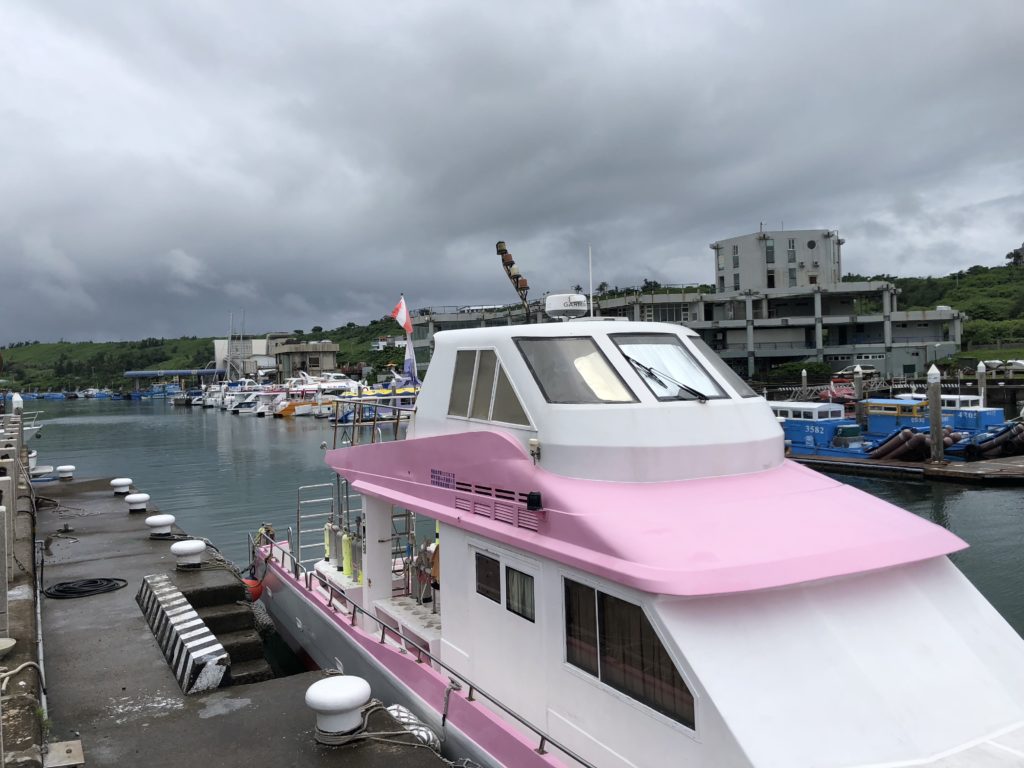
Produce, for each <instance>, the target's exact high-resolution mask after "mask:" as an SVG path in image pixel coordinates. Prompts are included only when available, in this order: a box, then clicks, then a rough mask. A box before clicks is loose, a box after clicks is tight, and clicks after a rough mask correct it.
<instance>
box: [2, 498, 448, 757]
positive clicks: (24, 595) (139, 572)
mask: <svg viewBox="0 0 1024 768" xmlns="http://www.w3.org/2000/svg"><path fill="white" fill-rule="evenodd" d="M16 485H17V491H16V492H15V496H14V497H13V498H12V497H11V495H10V493H8V494H6V498H5V501H6V502H16V503H15V504H12V508H14V507H17V510H16V511H15V512H14V514H11V515H8V523H9V525H10V526H11V528H12V533H13V534H14V535H13V537H12V540H13V545H14V546H13V549H12V550H11V558H10V561H11V563H12V567H11V569H9V570H10V572H9V576H10V583H9V586H10V591H9V595H10V597H11V600H10V601H9V605H10V606H11V608H10V612H9V619H10V634H11V636H14V637H17V644H16V646H15V649H14V651H12V652H11V653H10V654H9V655H8V656H7V658H5V659H4V661H3V662H2V664H3V666H4V667H6V668H7V669H14V668H16V667H17V666H18V665H20V664H22V662H25V661H31V662H33V663H35V662H41V665H42V667H43V668H44V669H45V674H46V692H45V696H44V695H43V691H42V687H41V686H40V685H39V676H38V675H37V674H36V672H35V668H34V667H27V668H26V670H25V671H23V672H21V673H19V674H17V675H15V676H12V677H11V678H10V680H9V683H8V691H7V695H6V696H4V698H3V702H2V704H3V726H4V729H3V737H4V741H3V747H2V749H3V759H4V764H5V765H8V766H13V765H19V766H44V765H54V766H57V765H60V766H70V765H83V764H84V765H88V766H90V768H92V767H93V766H100V767H102V766H109V767H110V768H114V767H115V766H116V767H118V768H121V767H123V766H133V765H145V766H148V768H163V767H164V766H166V768H171V767H172V766H173V767H174V768H179V767H180V766H181V765H182V764H188V763H193V762H198V763H205V764H207V765H212V766H218V768H220V767H221V766H224V767H225V768H231V767H232V766H238V767H239V768H242V767H243V766H244V767H245V768H251V766H254V765H281V766H292V765H303V766H313V767H319V766H342V765H344V766H347V767H348V768H363V767H366V768H374V767H376V766H402V767H403V768H406V767H408V768H421V767H422V768H428V766H429V767H433V766H440V765H443V764H444V763H443V761H442V760H441V759H440V758H438V757H437V756H436V755H435V754H434V753H433V752H432V751H430V750H429V749H428V748H425V747H423V746H421V745H419V742H417V740H416V739H415V737H414V736H412V735H411V734H406V733H404V732H403V730H402V728H401V726H400V725H399V724H398V723H397V722H395V721H394V720H393V719H392V718H391V717H390V716H389V715H388V714H387V713H386V712H384V711H383V710H382V709H378V710H376V711H374V712H373V713H372V714H371V715H370V717H369V721H368V730H370V731H375V732H379V733H382V734H383V733H387V734H392V733H396V732H397V733H398V734H399V735H397V736H394V735H387V736H386V737H382V739H381V740H372V739H367V740H359V741H356V742H354V743H352V744H349V745H345V746H324V745H322V744H319V743H317V742H316V741H315V740H314V738H313V732H314V728H315V724H316V718H315V715H314V713H313V712H312V711H310V710H309V709H308V708H307V707H306V705H305V703H304V697H305V692H306V689H307V688H308V687H309V686H310V685H312V684H313V683H314V682H316V681H317V680H319V679H322V678H323V676H324V675H325V674H326V673H325V672H322V671H313V672H305V673H301V674H297V675H292V676H289V677H281V678H277V679H268V680H264V681H263V682H245V681H248V680H258V679H261V678H265V677H267V675H268V674H269V672H268V671H264V668H266V664H265V661H264V660H263V658H262V655H263V653H262V644H261V643H260V642H259V638H258V636H257V635H256V634H255V633H254V632H253V630H252V628H251V621H247V620H246V616H243V614H246V615H251V611H250V609H249V608H248V607H247V605H245V592H244V587H243V586H242V585H241V584H240V582H239V580H238V577H237V575H236V574H234V573H232V572H229V571H228V570H226V569H225V568H223V567H220V566H218V565H217V562H216V560H215V559H211V558H210V556H209V555H207V556H206V560H205V561H204V564H203V567H202V568H200V569H197V570H194V571H191V572H182V571H176V570H175V558H174V556H173V555H171V553H170V544H171V541H168V540H166V539H163V540H160V539H151V538H150V537H149V529H148V527H147V526H146V525H145V523H144V516H142V515H137V514H136V515H132V514H130V513H129V512H128V511H127V509H126V506H125V502H124V500H123V498H122V497H119V496H115V495H114V494H113V492H112V491H111V487H110V483H109V478H104V479H100V480H95V481H88V480H85V481H83V480H71V481H65V482H59V483H58V482H52V483H45V484H37V487H36V489H35V497H34V498H33V488H32V486H31V485H30V484H28V483H27V482H24V481H22V482H20V483H16ZM154 501H156V502H159V500H158V499H157V500H154ZM155 507H156V505H155V504H150V511H151V512H155V511H156V509H155ZM35 540H38V541H39V542H40V548H41V549H42V548H43V544H44V543H45V549H44V550H43V551H42V552H41V556H40V557H39V563H40V567H39V569H38V573H36V572H35V571H36V569H35V567H34V566H35V564H36V559H35V558H34V557H33V556H34V554H35V553H34V551H33V542H34V541H35ZM19 564H20V567H19ZM161 574H162V575H163V576H164V577H166V578H168V579H169V580H172V581H173V582H174V583H175V584H176V586H177V587H178V588H180V590H181V592H182V594H184V595H187V596H188V597H189V600H190V601H193V602H194V604H195V612H196V613H197V614H199V615H200V616H201V617H202V619H203V622H205V623H206V624H207V625H208V626H209V627H210V628H211V631H213V632H216V633H217V635H218V637H219V638H221V639H224V643H223V645H224V648H226V649H228V650H229V655H231V656H232V657H233V658H232V660H231V671H230V673H229V674H228V675H226V676H225V678H224V680H223V681H222V685H223V686H228V687H219V688H216V689H212V690H206V691H201V692H199V693H194V694H192V695H188V694H186V693H185V692H184V691H183V689H182V687H181V685H179V680H178V679H177V678H176V676H175V673H174V671H172V668H171V667H170V666H169V664H168V661H167V659H166V658H165V654H164V652H163V650H162V649H161V647H160V644H159V641H158V638H157V637H155V636H154V632H153V630H152V629H151V627H150V625H149V623H147V618H146V616H145V614H144V612H143V610H142V609H141V608H140V605H139V603H138V602H137V601H136V598H137V595H138V594H139V592H140V585H141V584H142V583H143V580H144V579H145V577H147V576H151V575H161ZM36 576H38V578H39V580H40V581H41V582H42V585H43V586H44V587H47V586H52V585H53V584H55V583H58V582H70V581H75V580H82V579H99V578H119V579H125V580H126V581H127V586H126V587H125V588H122V589H118V590H116V591H112V592H107V593H104V594H96V595H91V596H87V597H81V598H77V599H49V598H42V599H41V603H40V612H41V618H42V644H41V645H38V644H37V643H36V642H35V638H36V622H35V616H36V612H35V600H34V597H35V594H36V592H35V582H36ZM225 595H227V598H225ZM234 640H237V641H238V642H234ZM257 656H258V657H259V658H254V657H257ZM383 703H384V704H388V703H390V702H383ZM44 706H45V711H46V714H45V716H44V715H43V712H44Z"/></svg>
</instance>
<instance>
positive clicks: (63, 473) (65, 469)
mask: <svg viewBox="0 0 1024 768" xmlns="http://www.w3.org/2000/svg"><path fill="white" fill-rule="evenodd" d="M74 476H75V465H74V464H61V465H60V466H59V467H57V477H58V479H60V480H71V479H72V478H73V477H74Z"/></svg>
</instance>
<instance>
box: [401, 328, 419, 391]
mask: <svg viewBox="0 0 1024 768" xmlns="http://www.w3.org/2000/svg"><path fill="white" fill-rule="evenodd" d="M402 373H404V374H405V376H406V378H407V379H409V386H411V387H415V386H418V385H419V383H420V379H419V376H417V375H416V350H414V349H413V348H412V336H406V337H405V364H404V365H403V366H402Z"/></svg>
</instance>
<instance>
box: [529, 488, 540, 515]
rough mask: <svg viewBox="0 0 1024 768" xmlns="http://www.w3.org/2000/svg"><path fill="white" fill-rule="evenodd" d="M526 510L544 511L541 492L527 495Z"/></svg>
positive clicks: (531, 492)
mask: <svg viewBox="0 0 1024 768" xmlns="http://www.w3.org/2000/svg"><path fill="white" fill-rule="evenodd" d="M526 508H527V509H528V510H530V511H531V512H539V511H540V510H542V509H544V504H543V502H542V501H541V500H540V491H530V492H529V493H528V494H526Z"/></svg>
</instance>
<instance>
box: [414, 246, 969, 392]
mask: <svg viewBox="0 0 1024 768" xmlns="http://www.w3.org/2000/svg"><path fill="white" fill-rule="evenodd" d="M843 243H844V241H843V239H842V238H840V237H839V234H838V232H836V231H835V230H827V229H804V230H777V231H766V230H762V231H759V232H755V233H752V234H748V235H741V236H739V237H732V238H728V239H725V240H719V241H716V242H714V243H712V244H711V246H710V247H711V250H712V253H713V257H712V266H713V270H714V272H713V274H714V282H713V284H714V290H713V291H712V292H701V291H700V290H699V288H697V287H696V286H678V285H677V286H662V287H660V288H656V289H653V290H641V289H639V288H637V289H628V290H626V291H621V292H619V293H617V294H614V295H606V296H603V297H597V298H596V299H595V307H594V309H595V314H598V315H604V316H617V317H627V318H630V319H633V320H657V321H662V322H674V323H682V324H684V325H686V326H688V327H690V328H693V329H694V330H696V331H698V332H699V333H700V335H701V336H702V337H703V338H704V340H705V341H706V342H707V343H708V344H709V345H711V346H712V347H713V348H714V349H715V350H716V351H717V352H718V353H719V355H721V356H722V357H723V358H724V359H725V360H727V361H728V362H729V363H730V364H731V365H732V366H733V367H734V368H736V369H737V370H738V371H739V372H740V373H742V374H744V375H746V376H747V377H748V378H760V377H763V375H764V374H765V373H766V372H767V371H768V370H769V369H770V368H771V367H773V366H775V365H779V364H781V363H785V362H797V361H806V360H814V361H818V362H822V363H826V364H828V365H829V366H830V367H831V368H832V370H834V371H835V370H839V369H841V368H844V367H846V366H848V365H851V364H855V363H864V364H870V365H873V366H875V367H876V368H877V369H878V370H879V371H881V372H883V373H884V374H885V375H887V376H893V375H904V374H906V375H912V374H916V375H920V374H923V373H924V371H925V370H926V369H927V368H928V366H929V365H931V363H933V362H934V361H935V360H937V359H941V358H943V357H946V356H948V355H950V354H952V353H954V352H956V351H957V350H959V348H960V340H961V334H962V331H963V321H964V319H965V316H964V315H963V313H961V312H959V311H958V310H955V309H952V308H950V307H946V306H941V307H936V308H934V309H927V310H900V309H899V301H898V298H899V289H898V288H896V286H894V285H893V284H892V283H889V282H884V281H869V282H842V274H843V270H842V246H843ZM538 304H539V302H538ZM412 319H413V326H414V328H413V339H414V342H415V343H416V346H417V348H416V355H417V360H418V361H419V362H420V363H421V364H422V363H426V362H427V361H428V360H429V356H430V339H431V337H432V336H433V334H434V332H435V331H437V330H441V329H451V328H465V327H473V326H485V325H495V324H506V323H513V322H522V319H523V311H522V309H521V308H520V307H519V306H518V305H510V306H508V307H504V308H501V309H495V308H488V309H486V310H481V309H478V308H464V307H463V308H460V307H430V308H425V309H420V310H417V311H416V312H414V313H413V318H412ZM532 320H533V321H537V322H542V321H543V320H544V318H543V316H542V312H541V311H540V307H539V306H538V307H537V309H536V310H534V317H532Z"/></svg>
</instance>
